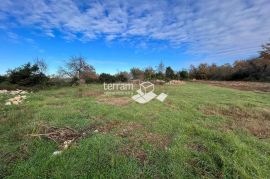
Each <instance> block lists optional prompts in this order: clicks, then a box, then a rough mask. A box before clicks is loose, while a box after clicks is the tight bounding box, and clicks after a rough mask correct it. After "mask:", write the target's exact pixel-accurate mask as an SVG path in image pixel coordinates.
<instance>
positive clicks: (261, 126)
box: [201, 106, 270, 139]
mask: <svg viewBox="0 0 270 179" xmlns="http://www.w3.org/2000/svg"><path fill="white" fill-rule="evenodd" d="M201 111H202V112H203V113H204V114H206V115H217V116H219V115H221V116H225V117H229V118H230V119H232V120H231V121H229V123H227V125H225V126H224V128H225V129H226V130H232V129H237V128H242V129H247V130H248V131H249V132H250V133H252V134H253V135H255V136H256V137H258V138H262V139H263V138H269V137H270V111H269V110H251V109H243V108H240V107H237V106H233V107H226V108H225V107H214V106H208V107H205V108H202V109H201Z"/></svg>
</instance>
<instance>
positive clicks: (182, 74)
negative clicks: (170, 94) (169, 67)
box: [179, 70, 189, 80]
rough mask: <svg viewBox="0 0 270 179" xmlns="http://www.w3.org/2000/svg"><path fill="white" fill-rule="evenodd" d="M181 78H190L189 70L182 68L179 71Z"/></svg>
mask: <svg viewBox="0 0 270 179" xmlns="http://www.w3.org/2000/svg"><path fill="white" fill-rule="evenodd" d="M179 75H180V78H181V79H183V80H187V79H188V78H189V75H188V71H187V70H182V71H180V72H179Z"/></svg>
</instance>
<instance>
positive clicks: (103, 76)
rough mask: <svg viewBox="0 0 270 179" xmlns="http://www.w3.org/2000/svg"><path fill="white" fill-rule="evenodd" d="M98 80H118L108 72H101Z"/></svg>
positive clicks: (112, 81)
mask: <svg viewBox="0 0 270 179" xmlns="http://www.w3.org/2000/svg"><path fill="white" fill-rule="evenodd" d="M98 80H99V82H101V83H114V82H116V77H115V76H113V75H110V74H108V73H101V74H100V75H99V78H98Z"/></svg>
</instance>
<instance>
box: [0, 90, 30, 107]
mask: <svg viewBox="0 0 270 179" xmlns="http://www.w3.org/2000/svg"><path fill="white" fill-rule="evenodd" d="M27 93H28V92H27V91H23V90H14V91H8V90H0V94H7V95H16V96H15V97H13V98H10V99H8V100H7V101H6V103H5V105H12V104H14V105H18V104H20V103H22V102H23V100H25V99H26V95H25V94H27Z"/></svg>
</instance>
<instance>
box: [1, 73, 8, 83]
mask: <svg viewBox="0 0 270 179" xmlns="http://www.w3.org/2000/svg"><path fill="white" fill-rule="evenodd" d="M4 81H7V77H6V76H2V75H0V83H2V82H4Z"/></svg>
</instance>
